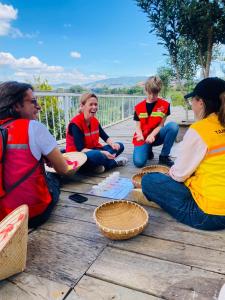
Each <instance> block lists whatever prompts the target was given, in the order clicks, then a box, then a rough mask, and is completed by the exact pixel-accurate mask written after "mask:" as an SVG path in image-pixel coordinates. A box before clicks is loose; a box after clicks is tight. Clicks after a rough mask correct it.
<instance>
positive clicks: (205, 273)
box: [0, 117, 225, 300]
mask: <svg viewBox="0 0 225 300" xmlns="http://www.w3.org/2000/svg"><path fill="white" fill-rule="evenodd" d="M171 118H172V117H171ZM133 123H134V122H133V121H132V120H128V121H126V122H123V123H121V124H117V125H115V126H112V127H110V128H108V129H107V132H108V133H109V134H110V136H112V137H113V138H114V140H118V141H122V142H123V143H124V144H125V154H126V155H127V156H128V158H129V160H130V161H129V164H128V165H127V166H126V167H123V168H122V167H121V168H119V171H120V173H121V175H123V176H126V177H129V178H131V176H132V175H133V174H134V173H136V172H137V169H136V168H135V167H134V166H133V164H132V145H131V135H132V132H133V126H134V124H133ZM159 150H160V148H158V149H156V152H158V153H159ZM155 162H156V161H155ZM152 163H154V162H152ZM108 175H109V173H104V174H102V175H99V176H94V177H93V176H81V175H76V177H75V178H74V181H73V182H70V183H67V184H65V185H64V186H63V188H62V192H61V196H60V201H59V204H58V206H57V207H56V209H55V210H54V213H53V215H52V217H51V218H50V220H49V221H48V222H47V223H46V224H45V225H43V226H42V227H41V228H39V229H37V230H35V231H32V232H31V233H30V234H29V244H28V260H27V268H26V270H25V272H23V273H21V274H19V275H17V276H14V277H11V278H9V279H7V280H5V281H2V282H0V300H15V299H16V300H30V299H32V300H33V299H38V300H39V299H46V300H53V299H54V300H55V299H57V300H59V299H60V300H62V299H66V300H77V299H83V300H100V299H104V300H105V299H117V300H119V299H120V300H157V299H170V300H175V299H177V300H191V299H193V300H196V299H197V300H216V299H217V297H218V294H219V291H220V289H221V286H222V285H223V283H224V282H225V231H217V232H207V231H198V230H194V229H191V228H190V227H188V226H185V225H182V224H180V223H178V222H176V221H175V220H174V219H172V218H171V217H170V216H169V215H168V214H166V213H165V212H163V211H162V210H161V209H159V208H155V207H145V208H146V209H147V211H148V212H149V215H150V218H149V225H148V226H147V228H146V229H145V230H144V232H143V233H142V234H141V235H139V236H137V237H135V238H133V239H131V240H128V241H110V240H108V239H106V238H104V237H103V236H102V235H101V233H100V232H99V231H98V229H97V227H96V225H95V223H94V220H93V217H92V215H93V212H94V209H95V208H96V206H98V205H100V204H101V203H103V202H106V201H109V200H110V199H106V198H101V197H95V196H91V195H88V193H89V191H90V189H91V186H92V185H93V184H96V183H98V182H99V181H101V180H102V179H103V177H106V176H108ZM73 192H80V193H83V194H85V195H88V198H89V199H88V201H87V202H85V203H83V204H77V203H75V202H73V201H71V200H69V199H68V196H69V195H70V194H71V193H73ZM129 198H130V197H129V196H128V197H127V199H129Z"/></svg>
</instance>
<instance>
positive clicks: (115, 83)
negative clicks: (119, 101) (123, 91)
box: [51, 76, 148, 90]
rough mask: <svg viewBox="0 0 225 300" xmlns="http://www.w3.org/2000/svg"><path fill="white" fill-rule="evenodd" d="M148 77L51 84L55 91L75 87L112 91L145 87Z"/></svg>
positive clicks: (125, 77)
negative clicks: (104, 88)
mask: <svg viewBox="0 0 225 300" xmlns="http://www.w3.org/2000/svg"><path fill="white" fill-rule="evenodd" d="M147 78H148V77H147V76H133V77H132V76H124V77H116V78H107V79H103V80H98V81H94V82H89V83H86V84H72V83H68V82H62V83H58V84H51V86H52V87H53V89H54V90H58V89H64V90H68V89H69V88H70V87H72V86H74V85H80V86H83V87H84V88H86V89H95V88H103V87H108V88H110V89H113V88H123V87H126V88H129V87H132V86H135V85H143V84H144V82H145V81H146V79H147Z"/></svg>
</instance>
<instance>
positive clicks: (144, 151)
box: [133, 122, 179, 168]
mask: <svg viewBox="0 0 225 300" xmlns="http://www.w3.org/2000/svg"><path fill="white" fill-rule="evenodd" d="M178 130H179V126H178V124H177V123H175V122H169V123H167V124H166V125H165V126H164V127H162V128H161V129H160V131H159V133H158V134H157V136H156V139H155V141H154V143H152V144H147V143H145V144H144V145H142V146H134V152H133V162H134V165H135V166H136V167H138V168H142V167H143V166H145V164H146V162H147V160H148V158H149V153H151V152H152V147H154V146H159V145H162V144H163V147H162V151H161V155H163V156H168V155H169V154H170V150H171V148H172V146H173V143H174V141H175V139H176V136H177V133H178Z"/></svg>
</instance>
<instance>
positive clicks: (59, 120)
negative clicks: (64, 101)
mask: <svg viewBox="0 0 225 300" xmlns="http://www.w3.org/2000/svg"><path fill="white" fill-rule="evenodd" d="M34 88H35V90H36V91H44V92H49V91H52V87H51V86H50V85H49V83H48V81H47V80H42V79H41V78H40V77H37V78H35V79H34ZM38 102H39V104H40V106H41V111H40V113H39V119H40V121H41V122H43V123H44V124H45V125H46V126H47V127H48V129H49V131H50V132H51V133H52V134H53V135H54V136H55V138H56V139H57V140H59V139H61V135H62V134H63V133H64V132H65V130H66V125H65V119H64V111H63V108H62V107H61V106H60V102H59V98H58V97H55V96H44V97H39V98H38Z"/></svg>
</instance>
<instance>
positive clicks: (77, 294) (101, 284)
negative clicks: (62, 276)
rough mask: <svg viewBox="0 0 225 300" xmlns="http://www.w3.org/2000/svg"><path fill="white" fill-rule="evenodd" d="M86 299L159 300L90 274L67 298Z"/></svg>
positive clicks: (71, 299) (68, 299)
mask: <svg viewBox="0 0 225 300" xmlns="http://www.w3.org/2000/svg"><path fill="white" fill-rule="evenodd" d="M75 299H85V300H94V299H96V300H106V299H115V300H116V299H121V300H159V299H160V298H158V297H154V296H151V295H148V294H145V293H141V292H138V291H135V290H131V289H128V288H125V287H122V286H119V285H115V284H112V283H109V282H106V281H102V280H99V279H96V278H92V277H89V276H84V277H83V278H82V279H81V281H79V283H78V284H77V285H76V287H75V288H74V291H73V292H71V293H70V294H69V296H68V297H67V298H66V300H75Z"/></svg>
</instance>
